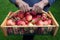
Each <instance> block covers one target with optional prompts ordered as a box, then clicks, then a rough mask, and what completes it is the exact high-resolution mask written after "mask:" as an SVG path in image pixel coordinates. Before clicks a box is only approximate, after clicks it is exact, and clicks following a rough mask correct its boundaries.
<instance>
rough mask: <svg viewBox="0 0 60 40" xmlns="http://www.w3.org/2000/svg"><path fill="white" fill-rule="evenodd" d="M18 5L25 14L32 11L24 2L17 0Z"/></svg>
mask: <svg viewBox="0 0 60 40" xmlns="http://www.w3.org/2000/svg"><path fill="white" fill-rule="evenodd" d="M16 3H17V5H18V6H19V8H20V10H22V11H24V12H25V11H28V10H30V7H29V5H28V4H27V3H25V2H24V1H23V0H16Z"/></svg>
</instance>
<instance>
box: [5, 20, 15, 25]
mask: <svg viewBox="0 0 60 40" xmlns="http://www.w3.org/2000/svg"><path fill="white" fill-rule="evenodd" d="M6 25H7V26H14V25H15V22H14V21H13V20H12V19H8V20H7V22H6Z"/></svg>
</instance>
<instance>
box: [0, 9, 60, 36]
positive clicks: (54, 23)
mask: <svg viewBox="0 0 60 40" xmlns="http://www.w3.org/2000/svg"><path fill="white" fill-rule="evenodd" d="M19 11H20V10H18V11H16V12H14V13H17V12H19ZM11 13H12V12H9V13H8V15H7V16H6V18H5V19H4V21H3V22H2V24H1V28H2V30H3V33H4V35H5V36H7V35H8V34H7V30H6V28H8V27H12V28H16V27H17V28H27V27H29V28H30V27H33V28H38V27H44V28H46V27H52V28H53V29H52V31H53V36H55V35H56V33H57V30H58V28H59V24H58V23H57V21H56V19H55V18H54V16H53V15H52V13H51V12H50V11H49V12H48V16H50V17H51V18H52V20H53V25H44V26H36V25H34V26H17V25H14V26H6V21H7V19H8V17H9V16H10V14H11Z"/></svg>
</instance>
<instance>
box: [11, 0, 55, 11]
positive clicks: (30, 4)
mask: <svg viewBox="0 0 60 40" xmlns="http://www.w3.org/2000/svg"><path fill="white" fill-rule="evenodd" d="M10 1H11V2H12V3H13V4H15V5H16V0H10ZM23 1H25V2H26V3H28V4H29V6H30V7H32V6H33V5H34V4H35V3H38V2H40V1H41V0H23ZM54 2H55V0H49V3H48V5H46V6H45V7H44V9H43V10H44V11H48V10H49V7H50V6H51V5H52V4H53V3H54ZM16 6H17V5H16Z"/></svg>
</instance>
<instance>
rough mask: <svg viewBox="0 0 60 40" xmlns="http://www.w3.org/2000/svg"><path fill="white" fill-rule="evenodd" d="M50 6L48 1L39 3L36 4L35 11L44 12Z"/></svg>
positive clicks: (43, 0)
mask: <svg viewBox="0 0 60 40" xmlns="http://www.w3.org/2000/svg"><path fill="white" fill-rule="evenodd" d="M47 4H48V0H42V1H40V2H39V3H36V4H34V6H33V10H35V11H36V12H42V10H43V9H44V7H45V6H46V5H47Z"/></svg>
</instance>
